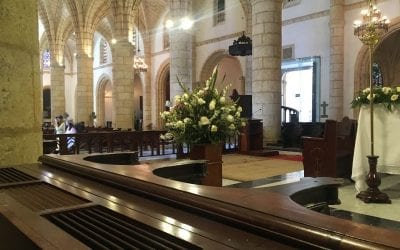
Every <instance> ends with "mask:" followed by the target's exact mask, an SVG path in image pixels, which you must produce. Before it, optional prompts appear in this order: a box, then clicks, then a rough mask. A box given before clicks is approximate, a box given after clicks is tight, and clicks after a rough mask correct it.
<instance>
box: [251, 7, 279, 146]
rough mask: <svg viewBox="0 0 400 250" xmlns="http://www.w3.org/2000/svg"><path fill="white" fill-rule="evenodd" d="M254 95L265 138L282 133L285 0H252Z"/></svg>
mask: <svg viewBox="0 0 400 250" xmlns="http://www.w3.org/2000/svg"><path fill="white" fill-rule="evenodd" d="M251 4H252V23H253V25H252V33H253V37H252V40H253V64H252V72H253V74H252V95H253V110H260V112H256V114H255V115H254V116H255V117H254V118H259V119H262V122H263V129H264V141H266V142H270V143H276V142H277V141H278V140H279V138H280V132H281V50H282V1H276V0H252V2H251Z"/></svg>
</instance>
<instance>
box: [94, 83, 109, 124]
mask: <svg viewBox="0 0 400 250" xmlns="http://www.w3.org/2000/svg"><path fill="white" fill-rule="evenodd" d="M97 86H98V88H97V91H96V113H97V114H96V126H101V127H103V126H104V127H112V83H111V80H110V77H109V76H108V75H104V76H102V77H100V80H99V83H98V84H97Z"/></svg>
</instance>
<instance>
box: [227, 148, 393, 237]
mask: <svg viewBox="0 0 400 250" xmlns="http://www.w3.org/2000/svg"><path fill="white" fill-rule="evenodd" d="M284 154H288V152H284ZM294 154H296V153H294ZM302 177H304V172H303V171H298V172H293V173H288V174H285V175H278V176H272V177H268V178H264V179H259V180H254V181H248V182H237V181H233V180H227V179H224V180H223V186H225V187H234V188H261V187H268V186H276V185H282V184H285V183H290V182H296V181H299V180H300V179H301V178H302ZM381 178H382V184H381V186H380V189H381V190H382V191H383V192H385V193H387V194H388V195H389V197H390V199H391V201H392V204H373V203H369V204H367V203H364V202H363V201H361V200H360V199H358V198H356V194H357V191H356V189H355V187H354V184H353V183H352V182H351V181H349V180H348V181H344V184H343V186H341V187H340V188H339V198H340V200H341V204H340V205H334V206H330V207H331V215H332V216H335V217H339V218H343V219H348V220H353V221H356V222H359V223H364V224H369V225H373V226H378V227H385V228H391V229H396V230H400V213H399V212H398V211H400V176H398V175H387V174H383V175H381Z"/></svg>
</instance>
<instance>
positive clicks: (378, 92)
mask: <svg viewBox="0 0 400 250" xmlns="http://www.w3.org/2000/svg"><path fill="white" fill-rule="evenodd" d="M399 96H400V87H393V88H391V87H375V88H374V89H373V96H372V97H371V89H370V88H366V89H363V90H362V91H360V92H359V93H358V95H357V97H356V98H355V99H354V100H353V101H352V102H351V107H353V108H356V107H360V106H362V105H366V104H370V101H371V99H373V102H374V104H379V103H382V104H383V105H384V106H385V107H386V108H387V109H389V110H392V107H393V105H395V104H399V103H400V98H399Z"/></svg>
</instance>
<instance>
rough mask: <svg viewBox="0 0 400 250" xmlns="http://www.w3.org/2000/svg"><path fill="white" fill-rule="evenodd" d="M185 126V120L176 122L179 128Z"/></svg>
mask: <svg viewBox="0 0 400 250" xmlns="http://www.w3.org/2000/svg"><path fill="white" fill-rule="evenodd" d="M184 126H185V124H184V123H183V121H180V120H179V121H177V122H176V127H178V128H182V127H184Z"/></svg>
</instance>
